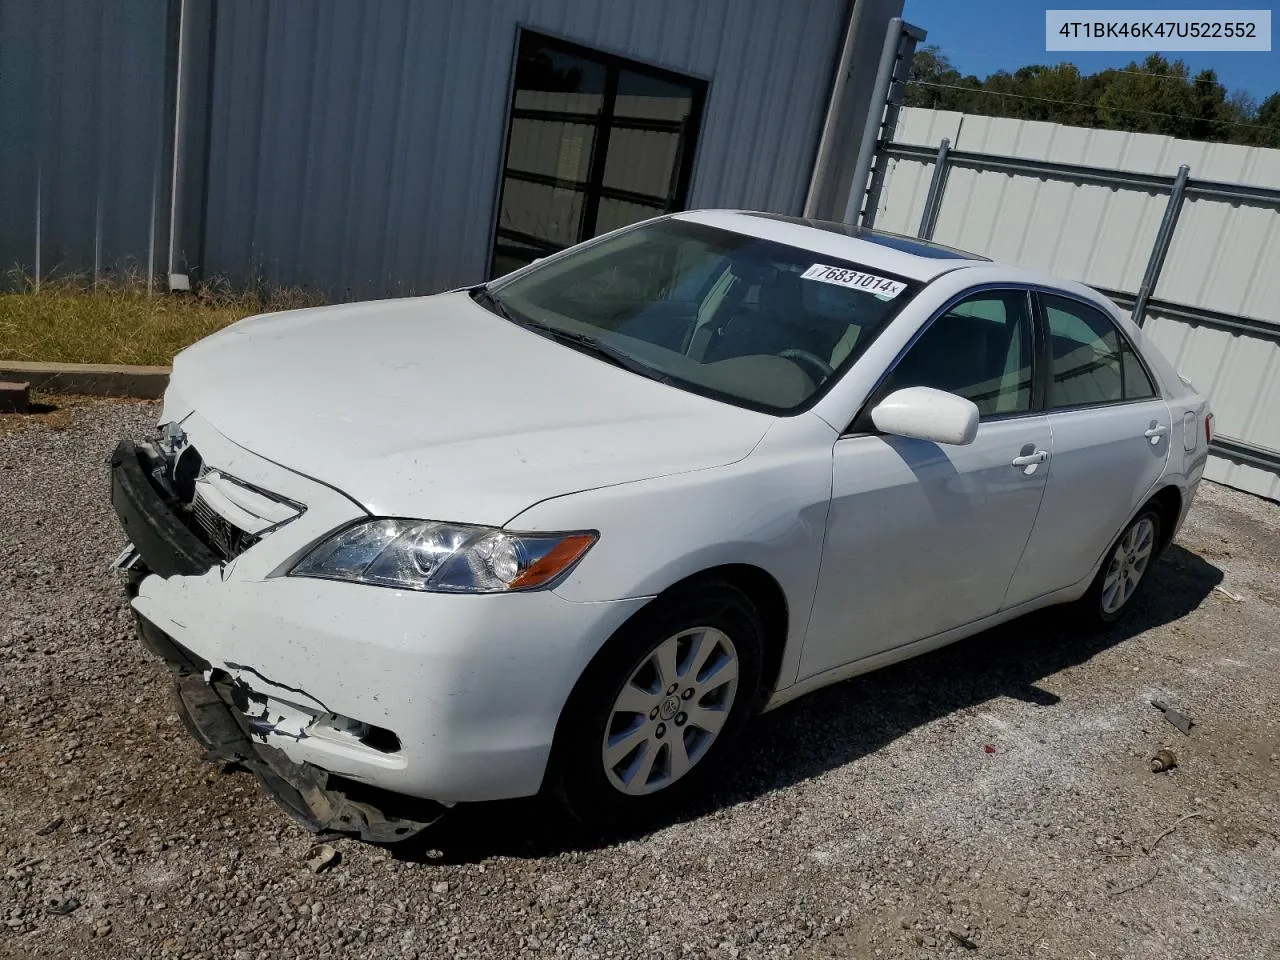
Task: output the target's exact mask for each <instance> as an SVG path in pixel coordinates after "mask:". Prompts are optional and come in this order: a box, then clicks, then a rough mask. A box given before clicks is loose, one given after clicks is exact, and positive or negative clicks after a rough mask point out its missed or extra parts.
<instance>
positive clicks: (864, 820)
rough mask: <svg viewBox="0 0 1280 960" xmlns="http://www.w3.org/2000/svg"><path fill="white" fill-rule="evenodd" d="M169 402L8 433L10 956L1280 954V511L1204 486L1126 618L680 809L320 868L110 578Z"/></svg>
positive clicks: (774, 754)
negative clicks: (125, 498) (114, 449)
mask: <svg viewBox="0 0 1280 960" xmlns="http://www.w3.org/2000/svg"><path fill="white" fill-rule="evenodd" d="M155 413H156V411H155V407H154V406H149V405H144V404H110V403H100V404H99V403H86V404H82V405H79V406H76V407H75V408H73V409H72V410H71V411H70V416H69V417H68V418H67V420H68V421H69V424H68V423H67V422H63V421H52V422H51V421H45V422H42V423H35V424H31V425H28V426H18V427H16V428H15V427H14V426H13V423H12V418H10V426H9V428H8V429H5V430H0V533H2V535H3V540H2V541H0V542H2V543H3V546H4V558H5V560H6V567H5V570H4V572H3V573H0V869H3V870H4V876H3V878H2V879H0V957H13V958H19V957H21V958H24V960H25V958H30V957H84V958H144V957H189V958H196V957H207V958H214V957H217V958H264V960H265V958H271V960H278V958H289V957H306V958H325V957H333V958H338V957H348V956H350V957H362V958H363V957H369V958H374V957H376V958H382V957H393V958H400V957H437V956H439V957H446V956H447V957H463V956H528V957H534V956H565V957H584V958H585V957H634V956H639V955H642V954H643V955H646V956H651V957H686V956H687V957H708V958H712V957H715V958H719V957H776V956H791V957H811V958H828V957H831V958H833V957H860V958H861V957H882V956H883V957H936V956H940V955H946V954H955V955H970V954H972V955H974V956H986V957H1009V958H1026V957H1132V958H1138V957H1141V958H1157V957H1170V958H1173V957H1177V958H1190V957H1205V958H1215V960H1216V958H1222V957H1228V956H1229V957H1232V958H1233V960H1240V958H1246V957H1271V958H1275V957H1277V956H1280V815H1278V804H1280V723H1278V722H1277V716H1280V685H1278V684H1277V683H1276V677H1277V667H1278V666H1280V578H1278V577H1277V571H1278V570H1280V509H1278V508H1277V507H1276V506H1274V505H1272V504H1268V503H1266V502H1264V501H1260V500H1256V499H1253V498H1250V497H1247V496H1244V495H1241V494H1237V493H1234V492H1231V491H1229V490H1226V489H1224V488H1220V487H1214V486H1212V485H1207V484H1206V485H1205V488H1204V489H1202V491H1201V493H1200V497H1199V499H1198V501H1197V504H1196V507H1195V510H1194V511H1193V513H1192V516H1191V519H1190V520H1189V522H1188V525H1187V527H1186V529H1185V530H1184V531H1183V533H1182V535H1181V537H1180V538H1179V543H1178V545H1176V546H1175V547H1174V548H1173V549H1172V550H1171V551H1170V552H1169V553H1168V554H1167V555H1166V557H1165V558H1164V559H1163V560H1162V561H1161V562H1160V564H1159V566H1158V567H1157V568H1156V569H1155V572H1154V577H1155V580H1154V581H1153V582H1152V584H1151V589H1150V590H1149V592H1148V593H1147V594H1146V596H1145V598H1143V601H1142V603H1141V605H1140V608H1139V609H1137V610H1135V611H1134V615H1133V617H1132V619H1131V621H1129V622H1128V623H1127V624H1126V625H1124V626H1122V627H1119V628H1116V629H1114V630H1112V631H1111V632H1109V633H1106V634H1104V635H1101V636H1093V637H1089V636H1081V635H1079V634H1077V633H1073V632H1072V631H1071V630H1070V629H1069V628H1067V627H1066V626H1065V625H1060V620H1061V615H1060V614H1058V613H1055V612H1048V613H1045V614H1041V615H1037V616H1033V617H1030V618H1026V619H1023V620H1021V621H1019V622H1017V623H1014V624H1011V625H1008V626H1006V627H1004V628H1001V629H999V630H995V631H992V632H989V633H986V634H983V635H982V636H980V637H976V638H974V639H972V640H969V641H966V642H964V643H961V644H957V645H955V646H953V647H950V648H948V649H947V650H944V651H941V652H939V653H937V654H933V655H930V656H928V657H924V658H921V659H919V660H917V661H915V662H912V663H909V664H905V665H902V666H899V667H896V668H891V669H889V670H885V671H881V672H880V673H877V674H873V675H871V676H868V677H864V678H860V679H858V680H854V681H851V682H848V683H845V684H842V685H840V686H838V687H835V688H832V689H829V690H826V691H822V692H820V693H818V694H815V695H813V696H811V697H809V698H807V699H805V700H803V701H800V702H798V703H796V704H793V705H792V706H790V707H788V708H784V709H783V710H780V711H778V712H776V713H774V714H770V715H768V716H766V717H763V718H761V720H760V721H758V722H757V724H756V725H755V728H754V730H753V731H752V732H753V734H754V736H753V737H752V739H751V742H750V744H749V745H747V746H746V747H745V748H744V749H743V751H742V753H741V756H740V760H739V762H738V765H737V767H736V770H735V772H734V773H733V774H732V775H731V776H730V777H728V778H727V779H726V782H725V783H724V785H723V787H722V789H721V791H720V793H719V795H718V796H716V797H714V798H712V799H711V800H710V801H709V802H708V804H707V806H706V808H705V809H703V810H701V811H696V812H695V813H694V814H693V815H691V817H690V819H688V820H685V821H683V822H679V823H675V824H672V825H670V826H667V827H665V828H663V829H660V830H657V831H655V832H651V833H647V834H644V835H640V836H635V837H631V838H626V839H622V840H617V839H615V840H613V841H596V840H592V839H590V838H584V837H582V836H580V835H577V834H575V833H574V832H573V831H571V830H569V829H568V828H567V827H566V826H565V825H564V824H562V823H560V822H559V821H558V820H557V819H556V818H555V817H554V815H552V814H551V813H550V812H549V811H547V810H546V809H544V808H543V807H542V806H540V805H539V804H538V803H536V802H533V801H529V802H522V803H510V804H500V805H492V806H484V807H476V808H472V809H469V810H466V811H461V812H459V813H457V814H456V815H455V816H454V817H453V818H451V819H450V820H449V821H448V823H447V824H446V825H445V826H444V827H442V828H441V829H440V830H439V831H438V832H437V833H436V834H435V835H434V836H433V837H432V838H431V840H430V842H429V844H427V845H426V846H423V847H421V848H418V849H415V850H411V851H393V850H388V849H384V848H377V847H372V846H368V845H362V844H359V843H354V842H348V841H337V842H335V843H334V847H335V848H336V850H337V851H338V852H339V853H340V855H341V860H340V861H339V862H338V863H337V865H336V866H334V867H333V868H332V869H329V870H327V871H325V872H323V873H319V874H313V873H312V872H311V871H310V870H309V869H308V867H307V866H306V862H305V861H306V858H307V852H308V850H309V848H310V847H311V846H312V842H313V841H312V838H311V837H310V836H309V835H308V834H306V833H305V832H304V831H303V830H301V829H300V828H298V827H296V826H295V825H294V824H293V823H292V822H291V821H289V820H287V819H286V818H285V817H284V815H283V814H282V813H281V812H280V811H278V810H277V809H276V808H275V807H274V805H272V804H271V803H270V801H268V800H267V799H265V797H264V796H263V794H262V793H261V792H260V791H259V789H258V787H257V785H256V783H255V781H254V780H253V779H252V778H251V777H250V776H248V775H246V774H243V773H234V772H224V771H222V770H221V769H219V768H217V767H215V766H211V765H208V764H204V763H202V762H201V760H200V750H199V748H198V747H197V746H196V745H195V744H194V743H193V742H192V741H191V740H189V739H188V738H187V736H186V735H185V733H184V732H183V731H182V729H181V726H180V724H179V721H178V718H177V717H176V716H175V715H174V714H173V712H172V711H171V708H170V706H169V701H168V694H167V683H166V673H165V671H164V669H163V668H162V667H161V665H159V664H158V663H156V662H154V661H152V660H150V659H149V658H147V657H146V656H145V655H144V654H143V653H142V652H141V650H140V648H139V647H138V645H137V644H136V642H135V640H134V638H133V634H132V628H131V624H130V621H129V619H128V616H127V614H126V608H125V605H124V603H123V601H122V599H121V594H120V591H119V588H118V585H117V584H116V583H115V581H114V580H113V578H112V577H111V576H110V575H108V574H106V573H105V572H104V568H105V565H106V564H107V563H108V562H109V561H110V559H111V558H112V557H113V556H114V555H115V554H116V553H117V552H118V551H119V549H120V547H121V545H122V538H121V535H120V532H119V530H118V529H117V527H116V524H115V520H114V517H113V516H112V514H111V512H110V509H109V507H108V505H107V501H106V496H105V487H104V480H105V467H104V466H103V458H104V456H105V454H106V453H107V451H108V450H109V449H110V447H111V446H112V444H113V442H114V440H115V439H116V438H117V437H119V436H121V435H123V434H140V433H142V432H143V431H144V430H146V429H147V427H148V426H149V425H150V423H151V422H152V421H153V418H154V416H155ZM0 419H5V418H0ZM60 428H61V429H60ZM1218 587H1220V588H1221V589H1215V588H1218ZM1224 590H1225V591H1226V592H1223V591H1224ZM1237 597H1238V598H1239V599H1238V600H1237V599H1234V598H1237ZM1156 697H1159V698H1164V699H1165V700H1167V701H1169V702H1170V703H1172V704H1175V705H1177V706H1179V707H1180V708H1181V709H1183V710H1184V711H1185V712H1187V713H1189V714H1190V715H1191V716H1192V717H1194V718H1195V719H1196V726H1195V727H1194V728H1193V729H1192V731H1191V734H1190V735H1189V736H1184V735H1183V734H1181V733H1179V732H1178V731H1177V730H1175V729H1174V728H1173V727H1172V726H1170V725H1169V724H1168V723H1166V722H1165V720H1164V719H1163V718H1162V717H1161V715H1160V714H1159V713H1158V712H1157V711H1156V710H1155V709H1153V708H1152V707H1151V706H1150V704H1149V702H1148V701H1149V700H1151V699H1152V698H1156ZM1163 746H1168V747H1170V748H1171V749H1172V750H1173V751H1175V753H1176V755H1177V757H1178V766H1177V767H1176V768H1175V769H1174V770H1172V771H1170V772H1168V773H1163V774H1153V773H1151V772H1150V770H1149V768H1148V761H1149V759H1150V757H1151V756H1152V754H1153V752H1154V751H1156V750H1157V749H1159V748H1161V747H1163ZM1170 831H1171V832H1170Z"/></svg>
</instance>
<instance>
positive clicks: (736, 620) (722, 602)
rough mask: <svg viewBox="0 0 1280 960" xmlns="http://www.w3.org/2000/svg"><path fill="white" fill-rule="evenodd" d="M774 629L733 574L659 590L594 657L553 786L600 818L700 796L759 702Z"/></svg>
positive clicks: (562, 738)
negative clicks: (731, 580) (767, 641)
mask: <svg viewBox="0 0 1280 960" xmlns="http://www.w3.org/2000/svg"><path fill="white" fill-rule="evenodd" d="M763 643H764V631H763V627H762V625H761V621H760V616H759V613H758V612H757V610H756V608H755V605H754V604H753V603H752V602H751V600H750V598H748V597H747V596H746V595H745V594H744V593H742V591H740V590H738V589H737V588H736V587H734V586H733V585H732V584H728V583H725V582H723V581H704V582H701V583H697V584H692V585H689V586H687V587H682V588H680V590H679V591H678V592H677V593H674V594H671V595H669V596H664V597H660V598H658V599H657V600H655V601H654V602H653V603H652V604H651V605H650V606H649V607H647V608H645V610H644V611H642V612H641V613H640V614H639V615H638V616H637V617H636V618H635V619H634V620H632V621H631V622H630V623H628V624H627V625H626V626H624V627H623V628H622V630H620V631H619V632H618V633H617V634H616V635H615V636H614V637H613V638H612V639H611V640H610V641H609V643H608V644H607V645H606V646H605V648H604V649H603V650H602V651H601V653H600V655H599V656H597V657H596V659H595V660H594V661H592V663H591V665H590V666H589V667H588V668H587V670H586V672H585V673H584V674H583V677H582V679H581V680H580V681H579V683H578V685H577V687H576V688H575V689H574V693H573V695H572V696H571V697H570V700H569V703H568V705H567V706H566V708H565V712H564V717H563V719H562V721H561V726H560V733H559V736H558V739H557V750H556V756H555V758H554V761H553V778H552V785H553V790H554V792H555V793H556V794H557V795H558V796H559V799H560V800H561V802H562V803H563V805H564V806H565V807H566V808H567V809H568V811H569V812H570V813H571V814H572V815H573V816H574V817H575V818H577V819H578V820H580V821H583V822H585V823H589V824H592V825H595V826H601V827H608V826H627V825H636V824H639V823H643V822H645V821H647V820H649V819H652V818H654V817H656V816H660V815H662V814H663V813H665V812H667V811H668V810H670V809H671V808H673V807H674V806H676V805H677V804H678V803H680V802H681V801H683V800H685V799H686V798H688V797H690V796H691V795H693V794H695V793H696V792H697V790H698V789H699V788H700V786H701V785H702V784H704V783H705V782H706V779H707V776H708V775H709V773H710V772H711V771H712V770H713V768H714V767H715V766H716V765H717V764H718V762H719V761H720V760H721V759H722V758H723V756H724V755H725V754H726V752H728V750H729V748H730V747H731V745H732V742H733V741H734V740H735V739H736V738H737V736H738V734H739V732H740V730H741V728H742V726H743V724H744V723H745V722H746V720H747V719H748V717H749V716H750V715H751V714H752V713H753V712H754V710H755V708H756V705H757V704H756V701H757V697H758V694H759V689H760V671H761V663H762V659H763Z"/></svg>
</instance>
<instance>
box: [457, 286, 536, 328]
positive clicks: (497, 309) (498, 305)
mask: <svg viewBox="0 0 1280 960" xmlns="http://www.w3.org/2000/svg"><path fill="white" fill-rule="evenodd" d="M467 293H469V294H471V299H472V300H474V301H475V302H476V303H478V304H480V306H482V307H484V308H485V309H486V310H488V311H490V312H492V313H496V314H497V315H498V316H500V317H502V319H504V320H510V321H511V322H512V323H519V324H521V325H522V326H523V323H524V322H523V321H522V320H521V319H519V318H518V317H517V316H516V315H515V314H514V313H512V312H511V309H510V308H509V307H508V306H507V305H506V304H505V303H503V302H502V301H501V300H499V299H498V298H497V297H495V296H494V295H493V294H492V293H490V292H489V288H488V287H486V286H485V285H484V284H483V283H482V284H480V286H478V287H472V288H471V289H470V290H468V291H467Z"/></svg>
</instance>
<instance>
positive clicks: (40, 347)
mask: <svg viewBox="0 0 1280 960" xmlns="http://www.w3.org/2000/svg"><path fill="white" fill-rule="evenodd" d="M17 287H18V289H17V291H16V292H13V293H0V361H3V360H26V361H35V362H41V361H44V362H57V363H126V364H143V365H158V366H165V365H168V364H169V363H170V362H171V361H172V360H173V356H174V354H175V353H177V352H178V351H179V350H181V349H182V348H183V347H186V346H189V345H190V344H193V343H195V342H196V341H197V340H200V339H202V338H204V337H207V336H208V335H209V334H211V333H214V332H215V331H217V330H221V329H222V328H223V327H225V326H227V325H228V324H231V323H234V322H235V321H236V320H239V319H241V318H242V317H248V316H252V315H253V314H256V313H267V312H269V311H273V310H290V309H293V308H296V307H307V306H315V305H317V304H319V303H322V302H323V300H322V299H321V298H320V297H317V296H315V295H314V294H309V293H307V292H305V291H303V290H298V289H277V290H270V291H252V292H237V291H233V290H231V289H229V288H228V287H226V285H225V284H206V285H204V286H202V287H200V288H199V289H197V290H196V291H194V292H192V293H164V292H159V291H156V292H148V290H147V287H146V283H145V281H144V280H142V279H140V278H138V277H133V276H126V277H124V278H123V279H119V280H114V279H113V280H110V281H100V282H98V283H97V284H96V285H95V284H92V283H90V282H88V281H86V280H84V279H83V278H80V277H72V278H62V279H58V280H53V281H45V282H42V283H41V284H40V286H39V288H38V289H37V288H36V285H35V284H34V283H32V282H30V281H28V280H25V279H21V278H20V280H19V283H18V284H17Z"/></svg>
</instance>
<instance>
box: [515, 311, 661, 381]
mask: <svg viewBox="0 0 1280 960" xmlns="http://www.w3.org/2000/svg"><path fill="white" fill-rule="evenodd" d="M516 322H517V323H519V324H520V325H521V326H523V327H527V328H528V329H530V330H532V331H533V332H534V333H539V334H541V335H542V336H544V337H548V338H550V339H552V340H555V341H557V342H559V343H563V344H564V345H565V346H566V347H571V348H572V349H574V350H578V351H580V352H582V353H585V354H588V355H590V356H593V357H595V358H596V359H598V360H603V361H605V362H606V363H612V364H613V365H614V366H615V367H621V368H622V369H623V370H630V371H631V372H632V373H638V374H640V376H642V377H648V378H649V379H650V380H657V381H658V382H659V383H667V382H668V381H669V378H668V377H667V375H666V374H664V373H661V372H659V371H657V370H655V369H654V368H653V367H651V366H649V365H648V364H647V363H644V362H643V361H641V360H637V359H636V358H635V357H633V356H632V355H631V354H629V353H627V352H626V351H624V350H619V349H618V348H617V347H611V346H610V345H609V344H607V343H605V342H604V341H603V340H597V339H596V338H595V337H592V336H588V335H587V334H585V333H576V332H574V331H573V330H561V329H560V328H559V327H553V326H551V325H550V324H547V323H539V322H538V321H536V320H518V321H516Z"/></svg>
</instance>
